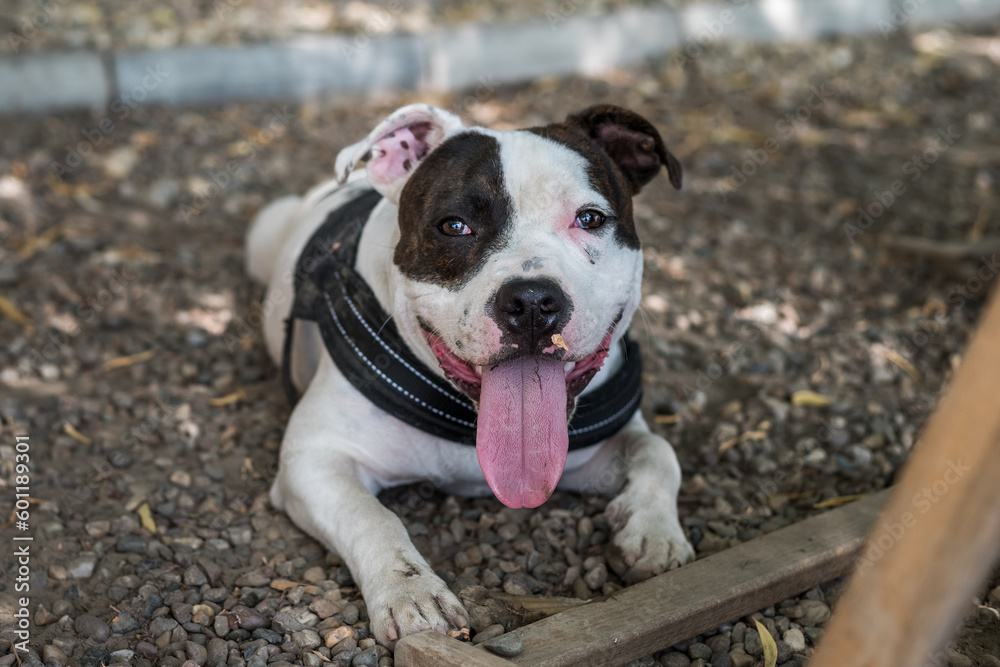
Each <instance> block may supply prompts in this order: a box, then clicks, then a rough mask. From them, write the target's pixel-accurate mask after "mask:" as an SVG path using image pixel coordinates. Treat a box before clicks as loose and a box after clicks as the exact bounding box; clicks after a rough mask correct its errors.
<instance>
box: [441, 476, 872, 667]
mask: <svg viewBox="0 0 1000 667" xmlns="http://www.w3.org/2000/svg"><path fill="white" fill-rule="evenodd" d="M884 496H885V492H881V493H878V494H875V495H873V496H869V497H867V498H864V499H862V500H859V501H857V502H854V503H852V504H850V505H846V506H844V507H840V508H838V509H834V510H831V511H829V512H826V513H824V514H820V515H818V516H815V517H811V518H809V519H806V520H805V521H801V522H799V523H796V524H794V525H791V526H788V527H787V528H782V529H781V530H777V531H775V532H773V533H770V534H768V535H764V536H763V537H759V538H757V539H755V540H752V541H750V542H746V543H744V544H740V545H738V546H736V547H733V548H731V549H727V550H725V551H722V552H720V553H717V554H713V555H711V556H708V557H707V558H704V559H702V560H699V561H695V562H694V563H691V564H690V565H686V566H684V567H682V568H680V569H678V570H673V571H671V572H667V573H665V574H661V575H660V576H658V577H653V578H652V579H649V580H648V581H644V582H642V583H640V584H637V585H635V586H631V587H629V588H626V589H624V590H622V591H619V592H618V593H615V594H613V595H611V596H608V597H607V598H602V599H601V600H597V601H594V602H591V603H589V604H586V605H583V606H581V607H576V608H575V609H570V610H567V611H564V612H562V613H559V614H556V615H554V616H551V617H549V618H547V619H544V620H541V621H538V622H537V623H532V624H531V625H528V626H525V627H523V628H520V629H519V630H517V631H516V632H518V633H519V634H520V635H521V638H522V641H523V643H524V650H523V651H522V653H521V654H520V655H519V656H517V657H516V658H513V659H512V660H511V662H512V663H513V664H517V665H532V666H533V667H542V666H545V667H556V666H563V665H565V666H570V665H572V666H574V667H583V666H585V665H593V666H595V667H598V666H599V667H610V666H611V665H624V664H627V663H628V662H631V661H632V660H636V659H638V658H641V657H643V656H646V655H650V654H651V653H655V652H656V651H659V650H662V649H664V648H666V647H668V646H670V645H672V644H675V643H677V642H679V641H682V640H684V639H688V638H690V637H693V636H695V635H697V634H699V633H702V632H705V631H707V630H711V629H713V628H716V627H718V626H719V625H721V624H722V623H725V622H727V621H732V620H734V619H738V618H739V617H740V616H743V615H745V614H748V613H751V612H753V611H756V610H757V609H760V608H762V607H766V606H767V605H769V604H773V603H775V602H778V601H779V600H783V599H785V598H787V597H790V596H792V595H795V594H797V593H801V592H802V591H805V590H808V589H810V588H812V587H814V586H816V585H818V584H820V583H822V582H824V581H828V580H830V579H833V578H835V577H837V576H840V575H841V574H844V573H845V572H847V571H848V570H849V569H850V568H851V566H852V564H853V562H854V558H855V556H856V554H857V552H858V550H859V549H860V548H861V545H862V544H863V542H864V537H865V535H866V534H867V533H868V530H869V529H870V528H871V526H872V523H873V522H874V520H875V516H876V514H877V512H878V508H879V507H880V506H881V504H882V501H883V499H884ZM421 664H430V663H421ZM437 664H438V665H442V666H443V665H450V664H455V665H457V664H460V663H457V662H454V663H446V662H439V663H437ZM843 664H847V663H843Z"/></svg>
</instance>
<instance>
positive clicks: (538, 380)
mask: <svg viewBox="0 0 1000 667" xmlns="http://www.w3.org/2000/svg"><path fill="white" fill-rule="evenodd" d="M423 334H424V336H425V337H426V339H427V342H428V343H430V346H431V349H432V350H433V351H434V356H436V357H437V359H438V363H440V365H441V369H442V370H443V371H444V373H445V375H447V376H448V378H449V379H451V381H452V382H454V383H455V384H456V385H457V386H458V387H459V388H460V389H461V390H462V391H464V392H465V393H466V394H468V396H469V397H470V398H471V399H472V400H474V401H476V402H477V403H478V407H479V419H478V423H477V430H476V452H477V455H478V457H479V465H480V467H481V468H482V469H483V474H484V475H485V476H486V482H487V483H488V484H489V485H490V488H491V489H492V490H493V493H494V494H496V496H497V498H498V499H499V500H500V502H502V503H503V504H505V505H507V506H508V507H537V506H539V505H541V504H542V503H543V502H545V501H546V500H547V499H548V497H549V496H550V495H552V492H553V491H554V490H555V488H556V484H557V483H558V482H559V478H560V477H561V476H562V471H563V467H564V466H565V464H566V453H567V451H568V448H569V430H568V426H567V424H568V421H569V418H570V416H571V415H572V413H573V408H574V406H575V405H576V398H577V396H579V394H580V392H582V391H583V390H584V388H585V387H586V386H587V385H588V384H589V383H590V381H591V380H592V379H593V378H594V376H595V375H596V374H597V371H599V370H600V369H601V366H603V365H604V359H605V358H606V357H607V356H608V349H609V348H610V346H611V336H612V331H609V332H608V333H607V334H606V335H605V337H604V340H603V341H602V342H601V344H600V345H599V346H598V348H597V349H596V350H594V351H593V352H591V353H590V354H587V355H585V356H583V357H581V358H579V359H578V360H567V359H566V357H567V354H566V352H565V351H564V350H557V351H559V352H560V354H559V355H556V354H544V355H521V356H515V357H510V358H505V359H503V360H501V361H497V362H496V363H489V364H486V365H483V366H478V365H473V364H470V363H469V362H467V361H465V360H463V359H461V358H459V357H458V356H456V355H455V354H454V353H453V352H452V351H451V350H450V349H449V348H448V346H447V345H446V344H445V343H444V341H443V340H441V338H440V337H439V336H437V335H435V334H433V333H430V332H429V331H427V330H426V329H424V330H423ZM563 345H564V344H563Z"/></svg>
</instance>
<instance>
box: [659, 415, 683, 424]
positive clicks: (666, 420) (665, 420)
mask: <svg viewBox="0 0 1000 667" xmlns="http://www.w3.org/2000/svg"><path fill="white" fill-rule="evenodd" d="M680 420H681V416H680V415H678V414H673V415H654V416H653V423H654V424H676V423H678V422H679V421H680Z"/></svg>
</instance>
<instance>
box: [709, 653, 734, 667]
mask: <svg viewBox="0 0 1000 667" xmlns="http://www.w3.org/2000/svg"><path fill="white" fill-rule="evenodd" d="M711 664H712V667H733V661H732V660H730V659H729V654H728V653H726V652H725V651H718V652H717V653H713V654H712V659H711Z"/></svg>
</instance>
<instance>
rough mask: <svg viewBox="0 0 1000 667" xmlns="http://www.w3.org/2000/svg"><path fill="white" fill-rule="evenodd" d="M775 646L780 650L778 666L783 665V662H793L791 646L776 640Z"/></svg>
mask: <svg viewBox="0 0 1000 667" xmlns="http://www.w3.org/2000/svg"><path fill="white" fill-rule="evenodd" d="M774 645H775V646H776V647H777V649H778V664H779V665H780V664H781V663H783V662H787V661H788V660H791V658H792V652H793V651H792V647H791V646H789V645H788V644H787V643H785V642H783V641H781V640H780V639H776V640H775V641H774Z"/></svg>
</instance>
